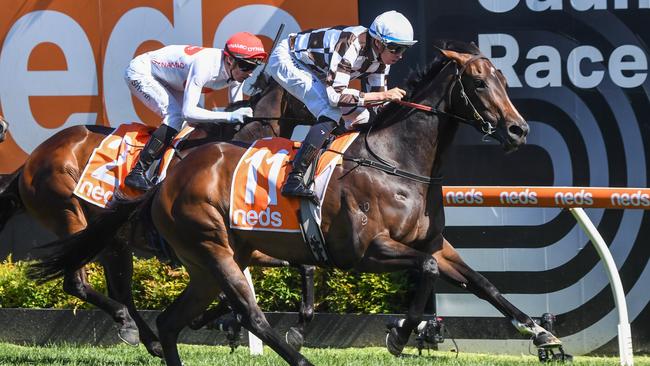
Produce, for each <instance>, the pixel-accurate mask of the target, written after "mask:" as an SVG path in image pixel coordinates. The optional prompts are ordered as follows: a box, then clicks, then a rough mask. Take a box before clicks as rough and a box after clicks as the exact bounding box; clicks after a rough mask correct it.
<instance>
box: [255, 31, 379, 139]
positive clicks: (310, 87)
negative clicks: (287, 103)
mask: <svg viewBox="0 0 650 366" xmlns="http://www.w3.org/2000/svg"><path fill="white" fill-rule="evenodd" d="M266 72H267V73H269V75H271V76H272V77H273V79H275V81H277V82H278V84H280V85H281V86H282V87H283V88H284V89H285V90H286V91H288V92H289V93H291V95H293V96H294V97H296V98H298V100H300V101H301V102H303V103H305V106H307V109H308V110H309V112H311V114H313V115H314V117H316V118H318V117H320V116H326V117H328V118H331V119H332V120H334V121H339V120H340V119H341V118H343V120H344V121H345V127H346V128H348V129H350V128H352V127H353V126H355V125H358V124H361V123H366V122H368V118H369V116H370V113H369V112H368V109H367V108H365V107H356V106H354V107H333V106H331V105H330V104H329V99H328V98H327V91H326V86H325V84H324V83H323V82H322V81H320V80H319V79H318V77H316V75H314V73H313V72H312V71H311V70H309V68H308V67H307V66H305V65H303V64H302V63H301V62H299V61H298V60H296V59H294V58H293V56H291V51H290V49H289V41H288V40H287V39H284V40H282V41H281V42H279V43H278V44H277V46H276V47H275V49H274V50H273V53H271V56H270V57H269V61H268V65H267V68H266Z"/></svg>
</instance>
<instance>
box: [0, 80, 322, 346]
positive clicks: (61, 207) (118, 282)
mask: <svg viewBox="0 0 650 366" xmlns="http://www.w3.org/2000/svg"><path fill="white" fill-rule="evenodd" d="M282 94H283V93H282V91H281V90H280V89H278V88H273V87H270V88H268V90H265V91H264V92H263V93H261V94H259V95H257V96H256V97H254V98H252V99H251V101H249V102H247V103H250V104H252V105H253V106H254V111H255V114H256V115H257V114H260V113H261V114H264V115H265V116H269V115H272V116H279V114H277V113H279V112H285V110H286V113H287V115H288V118H290V120H291V121H297V120H299V117H300V115H299V114H296V113H292V111H298V112H299V110H298V109H295V108H287V106H288V104H287V102H286V101H285V97H283V96H282ZM258 106H259V107H258ZM278 106H283V107H284V108H282V109H281V108H278ZM231 108H234V106H231ZM7 128H8V123H7V122H6V121H5V120H4V118H0V141H1V140H2V139H4V136H5V133H6V131H7ZM284 130H287V128H284ZM112 131H113V129H112V128H108V127H103V126H74V127H70V128H67V129H64V130H62V131H60V132H58V133H56V134H55V135H53V136H52V137H50V138H49V139H47V140H46V141H45V142H43V143H42V144H40V145H39V146H38V147H37V148H36V149H35V150H34V151H33V152H32V154H31V155H30V156H29V157H28V159H27V161H26V162H25V163H24V165H23V166H22V167H21V168H19V169H18V170H17V171H16V172H14V173H12V174H4V175H0V230H2V229H3V228H4V226H5V224H6V223H7V221H8V220H9V219H10V218H11V217H12V216H13V215H14V214H15V213H17V212H19V211H21V210H23V209H24V210H26V211H27V213H28V214H29V215H30V216H31V217H33V218H35V219H36V220H37V221H39V222H40V223H41V224H42V225H44V226H45V227H46V228H48V229H49V230H51V231H52V232H53V233H54V234H55V235H56V236H58V237H59V238H65V237H69V236H70V235H72V234H74V233H76V232H79V231H81V230H83V229H84V228H85V227H86V226H87V224H88V222H92V221H93V220H94V219H95V218H96V217H97V216H98V215H100V214H101V213H102V212H105V211H106V210H105V209H102V208H99V207H96V206H94V205H92V204H89V203H87V202H86V201H84V200H82V199H79V198H78V197H76V196H75V195H74V194H73V190H74V188H75V186H76V184H77V182H78V180H79V178H80V175H81V172H82V171H83V169H84V165H85V164H86V162H87V161H88V159H89V157H90V154H91V153H92V151H93V149H94V148H95V147H96V146H97V145H98V144H99V143H100V142H101V141H102V139H103V138H104V137H105V136H106V135H108V134H109V133H111V132H112ZM280 133H281V128H280V126H279V124H278V120H254V119H253V120H252V121H251V122H249V123H247V124H246V125H244V126H243V127H241V129H239V130H237V126H235V125H204V126H200V127H199V128H197V129H196V130H195V131H194V132H192V134H191V135H190V136H189V137H188V140H186V142H185V145H186V146H187V148H186V149H184V150H182V151H180V152H177V154H176V157H175V159H174V160H173V161H172V162H171V164H170V168H169V169H170V170H173V167H174V165H175V164H176V163H177V162H178V161H180V159H182V158H183V157H184V156H186V155H187V154H188V153H189V152H190V151H191V150H192V149H193V148H194V147H196V146H198V145H201V144H205V143H208V142H214V141H228V140H231V139H234V140H239V141H253V140H255V139H258V138H262V137H270V136H278V135H280ZM288 133H289V134H290V132H284V134H285V135H286V134H288ZM127 231H128V230H121V232H120V234H119V235H116V234H115V233H107V235H106V236H105V239H102V240H104V241H105V242H106V243H105V245H106V247H107V249H106V250H104V251H103V252H102V253H100V254H99V256H98V258H97V259H98V261H99V262H100V263H101V264H102V266H103V267H104V270H105V276H106V282H107V287H108V291H109V293H108V297H107V296H104V295H103V294H101V293H99V292H97V291H95V290H94V289H93V288H92V287H91V286H90V284H89V282H88V279H87V277H86V273H85V270H84V269H83V268H81V269H75V270H72V271H68V272H66V273H65V275H64V282H63V287H64V291H65V292H67V293H68V294H71V295H73V296H76V297H78V298H80V299H82V300H84V301H86V302H88V303H91V304H93V305H95V306H96V307H98V308H100V309H102V310H104V311H105V312H107V313H108V314H109V315H110V316H111V317H112V318H113V319H114V320H115V322H117V323H118V324H119V331H118V335H119V337H120V338H121V339H122V340H124V341H125V342H126V343H128V344H132V345H135V344H137V343H138V340H139V339H140V340H142V342H143V343H144V344H145V346H146V348H147V350H148V351H149V352H150V353H151V354H153V355H157V356H161V355H162V352H161V350H160V346H159V343H158V341H157V337H156V336H155V334H154V333H153V332H152V331H151V329H150V328H149V327H148V326H147V324H146V323H145V322H144V321H143V320H142V319H141V317H140V316H139V315H138V313H137V311H136V309H135V306H134V304H133V298H132V295H131V273H132V270H133V267H132V266H133V265H132V259H131V258H132V254H131V252H132V249H140V250H143V251H147V252H151V250H152V248H151V247H150V246H149V245H148V243H147V242H146V241H145V240H144V238H143V237H142V236H140V235H134V234H133V233H132V232H127ZM96 240H97V239H96ZM153 254H158V253H153ZM252 264H253V265H261V266H285V265H288V263H287V262H286V261H280V260H275V259H273V258H270V257H268V256H266V255H264V254H262V253H260V252H256V253H255V255H254V260H253V262H252ZM301 271H302V273H305V269H304V268H301ZM307 274H308V273H307ZM306 293H307V294H309V293H310V292H309V288H308V289H307V292H306ZM306 301H309V298H306ZM304 302H305V301H303V304H304ZM311 302H312V303H313V300H312V301H311ZM301 308H304V309H306V310H305V311H302V312H301V313H300V314H301V315H300V323H299V324H300V329H301V328H302V327H303V326H304V325H303V323H305V322H308V321H309V320H310V319H311V313H309V314H306V311H307V310H308V309H311V307H307V306H305V305H302V304H301ZM211 314H213V313H208V314H207V315H208V316H206V317H204V318H201V319H199V320H198V321H199V324H196V325H195V327H198V326H200V323H205V322H208V321H210V320H211V317H210V316H209V315H211ZM214 315H218V314H214Z"/></svg>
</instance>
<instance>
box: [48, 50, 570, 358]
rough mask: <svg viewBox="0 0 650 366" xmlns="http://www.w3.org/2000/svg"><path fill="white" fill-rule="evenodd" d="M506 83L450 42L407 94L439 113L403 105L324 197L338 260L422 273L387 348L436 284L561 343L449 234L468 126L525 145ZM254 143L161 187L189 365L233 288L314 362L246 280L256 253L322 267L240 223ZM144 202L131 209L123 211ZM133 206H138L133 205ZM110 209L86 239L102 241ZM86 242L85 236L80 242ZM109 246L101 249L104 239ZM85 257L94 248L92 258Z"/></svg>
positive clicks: (295, 241) (220, 150)
mask: <svg viewBox="0 0 650 366" xmlns="http://www.w3.org/2000/svg"><path fill="white" fill-rule="evenodd" d="M505 87H506V83H505V78H504V77H503V75H501V73H500V72H498V70H496V69H495V67H494V65H492V63H491V62H490V61H489V60H488V59H487V58H486V57H484V56H483V55H482V54H481V53H480V51H479V50H478V49H477V48H476V47H475V46H474V45H473V44H472V45H467V44H464V43H457V42H451V43H449V44H447V47H445V49H444V50H441V55H440V56H439V57H437V58H436V59H435V60H434V61H433V63H432V64H431V65H430V66H429V68H428V69H427V71H426V72H424V73H422V74H421V75H419V76H417V77H414V78H413V79H411V81H410V82H409V87H408V88H407V89H408V94H407V96H408V99H410V100H411V101H413V102H416V103H420V104H422V105H428V106H432V107H433V108H432V109H431V110H430V112H424V111H420V110H414V109H413V108H411V107H405V106H401V105H398V104H395V103H392V104H391V105H389V106H388V107H386V108H385V109H384V110H383V111H382V112H380V114H379V115H378V116H377V118H376V120H375V122H374V124H373V125H372V126H371V127H369V128H367V129H366V130H365V133H364V136H363V137H360V138H358V139H357V140H356V141H355V142H354V143H353V144H352V145H351V146H350V148H349V149H348V151H346V153H345V155H344V163H343V164H342V165H341V166H338V167H337V168H336V170H335V172H334V175H333V177H332V179H331V181H330V182H331V183H330V185H329V187H328V188H327V193H326V194H325V201H324V202H323V206H322V229H323V234H324V236H325V240H326V243H327V246H328V248H327V249H328V251H329V254H330V257H331V263H329V265H333V266H336V267H339V268H343V269H355V270H357V271H362V272H388V271H398V270H404V269H414V270H416V271H418V272H419V273H420V278H419V280H418V282H417V291H415V295H414V298H413V300H412V302H411V305H410V308H409V311H408V314H407V317H406V319H405V321H404V322H403V323H401V325H400V326H398V327H396V328H392V329H391V331H390V333H389V334H388V336H387V347H388V349H389V351H390V352H391V353H393V354H395V355H398V354H400V353H401V352H402V349H403V348H404V346H405V344H406V343H407V341H408V338H409V335H410V334H411V332H412V331H413V329H414V327H415V326H416V325H417V324H418V323H419V322H420V320H421V317H422V312H423V310H424V306H425V304H426V301H427V300H428V299H429V297H430V294H431V292H432V287H433V283H434V281H435V279H437V278H438V277H439V276H440V275H442V277H443V279H445V280H447V281H449V282H451V283H453V284H455V285H457V286H459V287H462V288H465V289H467V290H469V291H471V292H473V293H474V294H476V295H477V296H479V297H480V298H483V299H485V300H487V301H489V302H490V303H491V304H493V305H494V306H495V307H496V308H497V309H498V310H499V311H501V312H502V313H503V314H504V315H505V316H507V317H508V318H509V319H510V320H511V321H512V322H513V324H514V325H515V327H516V328H517V329H518V330H519V331H521V332H523V333H526V334H529V335H533V336H534V337H535V338H534V342H535V344H536V345H538V346H549V345H558V344H560V341H559V340H558V339H557V338H556V337H555V336H553V335H552V334H551V333H550V332H548V331H546V330H545V329H544V328H542V327H540V326H539V325H537V324H535V322H534V321H533V320H532V319H531V318H530V317H529V316H528V315H526V314H525V313H523V312H522V311H521V310H519V309H517V308H516V307H515V306H514V305H513V304H511V303H510V302H508V301H507V300H506V299H505V298H504V297H503V296H502V295H501V293H500V292H499V291H498V290H497V289H496V288H495V287H494V286H493V285H492V284H491V283H490V282H489V281H488V280H487V279H485V278H484V277H483V276H481V275H480V274H478V273H477V272H475V271H474V270H472V269H471V268H470V267H469V266H468V265H467V264H465V263H464V262H463V260H462V259H461V258H460V256H459V255H458V253H457V252H456V251H455V249H454V248H453V246H452V245H451V244H450V243H449V242H448V241H447V240H446V239H445V238H444V237H443V234H442V231H443V228H444V211H443V199H442V193H441V192H442V190H441V185H440V179H438V178H437V177H438V174H439V171H440V168H441V166H442V163H443V160H444V159H443V157H444V152H445V150H446V148H447V147H448V145H449V144H450V142H451V140H452V138H453V135H454V134H455V132H456V130H457V127H458V123H459V122H465V123H468V124H471V125H473V126H474V127H476V128H477V129H478V130H479V131H481V132H483V133H485V134H489V135H490V136H491V137H494V138H495V139H497V140H498V141H499V142H500V143H501V144H502V146H503V147H504V148H505V149H506V150H514V149H515V148H517V147H518V146H519V145H520V144H522V143H524V142H525V140H526V135H527V134H528V125H527V124H526V122H525V120H524V119H523V118H522V117H521V115H520V114H519V113H518V111H517V110H516V108H515V107H514V106H513V105H512V103H511V102H510V100H509V98H508V95H507V93H506V90H505ZM245 150H246V149H245V148H243V147H241V146H237V145H235V144H228V143H219V144H211V145H207V146H203V147H201V148H198V149H197V150H195V151H194V152H193V153H192V154H190V155H188V156H187V158H186V159H184V160H183V161H182V162H180V163H179V164H178V165H177V166H176V168H175V169H174V171H173V172H172V173H171V174H170V175H169V176H168V177H167V179H166V180H165V181H164V182H163V183H162V184H161V185H160V186H159V189H158V190H157V191H152V192H151V195H152V197H151V198H150V199H149V200H147V201H146V203H145V204H144V205H145V206H146V205H147V204H148V203H149V202H150V204H151V206H150V207H151V209H150V212H151V217H152V219H153V223H154V224H155V226H156V228H157V229H158V230H159V232H160V233H161V234H162V235H163V237H165V238H166V239H167V240H168V241H169V243H170V245H171V246H172V247H173V249H174V251H175V253H176V254H177V255H178V257H179V258H180V260H181V261H182V262H183V264H184V265H185V267H186V268H187V271H188V272H189V274H190V283H189V285H188V287H187V288H186V289H185V291H184V292H183V293H182V294H181V295H180V297H179V298H178V299H176V301H175V302H174V303H173V304H172V305H170V306H169V307H168V308H167V309H165V311H164V312H163V313H162V314H161V315H160V316H159V317H158V319H157V326H158V331H159V338H160V341H161V344H162V347H163V351H164V357H165V361H166V363H167V365H181V360H180V357H179V355H178V350H177V339H178V334H179V332H180V331H181V330H182V329H183V328H184V327H185V326H186V325H188V324H189V323H190V322H191V321H192V320H193V319H195V318H196V317H197V316H198V315H199V314H200V313H201V312H202V311H204V309H205V307H206V306H207V305H208V304H209V303H210V302H212V301H213V299H214V298H215V297H216V296H217V294H218V293H220V291H223V292H224V293H225V295H226V297H227V298H228V300H229V301H230V303H231V305H232V306H233V308H234V309H235V311H236V312H237V313H238V315H239V316H240V317H241V321H242V324H243V326H244V327H245V328H247V329H248V330H250V331H251V332H253V333H254V334H255V335H257V336H258V337H259V338H261V339H262V341H264V342H265V343H267V344H268V345H269V346H270V347H271V348H273V349H274V350H275V351H276V352H277V353H278V354H279V355H280V356H281V357H282V358H284V359H285V360H286V361H287V362H288V363H290V364H292V365H307V364H310V363H309V361H308V360H307V359H306V358H304V357H303V356H302V355H301V354H300V353H299V352H298V351H296V350H295V349H294V348H292V347H291V346H290V345H289V344H287V343H286V342H285V341H284V340H283V339H282V338H281V337H279V336H278V335H277V334H276V333H275V332H274V331H273V329H272V328H271V327H270V325H269V323H268V322H267V321H266V318H265V317H264V314H263V313H262V311H261V310H260V308H259V307H258V306H257V304H256V302H255V298H254V297H253V296H252V292H251V289H250V288H249V287H248V284H247V282H246V280H245V278H244V275H243V273H242V268H244V267H246V266H248V265H249V264H250V260H251V256H252V253H253V252H254V251H255V250H258V251H261V252H263V253H265V254H268V255H270V256H273V257H275V258H281V259H285V260H287V261H289V262H291V263H306V264H322V263H317V261H316V260H315V259H314V257H313V255H312V253H311V251H310V249H309V248H308V247H307V246H306V245H305V244H304V243H303V240H302V237H301V235H300V234H295V233H276V232H256V231H239V230H233V229H230V228H229V215H228V212H229V204H230V201H229V195H230V186H231V181H232V176H233V172H234V169H235V166H236V165H237V162H238V161H239V159H240V158H241V156H242V155H243V154H244V152H245ZM135 204H138V203H134V202H128V203H125V204H124V207H127V208H128V207H129V206H130V205H135ZM127 211H128V210H127ZM119 212H120V207H119V205H118V207H117V210H116V211H115V213H111V214H107V215H106V216H104V217H103V218H102V220H100V221H99V222H98V223H97V224H96V226H95V225H93V226H90V227H89V229H88V230H86V231H85V232H84V233H79V234H78V235H77V236H76V239H79V238H83V237H84V236H87V237H92V236H93V231H94V232H98V231H100V230H101V227H102V226H103V225H105V224H106V223H108V224H106V225H107V226H110V221H111V220H112V219H111V217H117V216H119ZM73 239H75V238H73ZM57 244H58V245H61V246H62V252H63V253H67V255H64V257H66V260H65V261H58V262H57V261H48V260H47V259H45V260H44V262H42V263H41V266H42V268H43V269H45V271H44V274H47V273H50V274H51V273H60V271H64V270H66V268H67V269H68V270H70V269H74V268H78V267H79V266H81V265H83V264H84V263H85V262H86V261H88V260H89V259H90V258H92V257H93V256H94V253H96V252H97V251H98V250H100V249H98V248H89V247H88V246H81V245H79V241H78V240H61V241H59V242H58V243H57ZM93 244H94V245H102V243H100V242H97V243H93ZM82 252H85V254H84V253H82Z"/></svg>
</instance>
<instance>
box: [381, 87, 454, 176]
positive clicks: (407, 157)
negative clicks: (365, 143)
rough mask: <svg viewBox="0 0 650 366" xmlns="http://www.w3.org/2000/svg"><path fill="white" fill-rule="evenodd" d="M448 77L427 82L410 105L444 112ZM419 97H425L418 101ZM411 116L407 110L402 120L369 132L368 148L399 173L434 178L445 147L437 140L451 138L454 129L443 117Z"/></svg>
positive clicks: (416, 114)
mask: <svg viewBox="0 0 650 366" xmlns="http://www.w3.org/2000/svg"><path fill="white" fill-rule="evenodd" d="M450 77H451V76H446V75H440V76H439V77H438V78H439V80H441V81H438V82H436V81H433V82H431V84H430V86H428V87H427V89H428V90H425V91H423V92H415V93H414V95H415V96H416V99H414V100H413V101H414V102H416V103H421V104H425V105H429V106H436V107H437V108H439V109H440V110H445V111H446V110H448V109H447V108H448V101H447V98H446V95H447V86H448V83H449V78H450ZM442 80H444V81H442ZM419 95H423V96H424V95H426V96H425V97H420V98H418V96H419ZM403 111H404V112H398V113H406V111H407V109H403ZM415 112H416V111H415V110H411V111H410V112H408V115H407V116H406V118H403V119H402V120H400V121H398V122H395V123H393V124H391V125H389V126H386V127H384V128H381V129H379V130H377V131H373V132H371V134H370V137H369V144H370V147H371V149H372V150H373V151H374V152H375V153H376V154H377V155H379V156H380V157H381V158H384V159H385V160H388V161H392V162H393V163H394V164H395V166H397V167H398V168H400V169H402V170H407V171H409V172H412V173H416V174H420V175H423V176H432V175H436V174H437V171H436V170H437V169H438V168H439V165H440V161H439V157H440V154H441V153H442V152H443V151H442V150H444V149H445V148H446V147H447V146H448V145H449V144H448V141H441V140H440V137H441V136H444V137H445V138H452V137H453V133H454V132H455V127H456V125H455V123H451V122H449V121H448V118H446V117H440V116H438V115H433V114H428V113H415ZM450 135H451V136H450Z"/></svg>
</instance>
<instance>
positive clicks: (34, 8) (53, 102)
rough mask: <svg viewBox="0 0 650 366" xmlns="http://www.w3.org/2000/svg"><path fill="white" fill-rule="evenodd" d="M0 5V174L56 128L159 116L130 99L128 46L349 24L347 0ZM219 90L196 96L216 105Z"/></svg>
mask: <svg viewBox="0 0 650 366" xmlns="http://www.w3.org/2000/svg"><path fill="white" fill-rule="evenodd" d="M2 5H3V10H2V12H0V44H1V45H2V49H1V52H0V114H2V115H3V116H4V117H5V118H6V119H7V120H8V121H9V123H10V124H11V126H10V130H9V131H10V132H9V136H8V138H7V140H6V141H5V142H3V143H2V144H0V157H1V159H0V174H6V173H10V172H12V171H14V170H15V169H17V168H18V167H19V166H20V165H21V164H22V163H23V162H24V161H25V159H26V158H27V156H28V154H29V153H31V151H33V149H34V148H35V147H36V146H38V144H40V143H41V142H43V141H44V140H45V139H47V138H48V137H49V136H51V135H52V134H54V133H55V132H57V131H60V130H61V129H64V128H66V127H69V126H72V125H77V124H100V125H106V126H109V125H110V126H114V127H115V126H118V125H120V124H122V123H128V122H133V121H144V122H146V123H147V124H151V125H156V124H158V123H159V119H160V118H159V117H157V116H156V115H155V114H154V113H153V112H150V111H149V110H148V109H146V107H144V105H142V104H141V103H140V102H139V101H137V100H136V99H134V98H132V97H131V93H130V92H129V90H128V88H127V86H126V83H125V82H124V77H123V75H124V70H125V68H126V66H127V64H128V63H129V61H130V60H131V59H132V58H133V57H134V56H135V55H137V54H140V53H143V52H145V51H148V50H152V49H155V48H159V47H162V46H163V45H169V44H191V45H197V46H204V47H218V48H222V47H223V44H224V43H225V41H226V39H228V37H229V36H230V35H232V34H233V33H235V32H240V31H248V32H251V33H253V34H257V35H260V36H263V39H264V42H265V45H266V46H267V47H270V45H271V41H272V39H273V37H274V36H275V34H276V32H277V30H278V27H279V26H280V24H282V23H284V24H285V28H284V32H283V33H284V35H287V34H288V33H291V32H297V31H300V30H302V29H309V28H319V27H324V26H334V25H338V24H357V22H358V10H357V4H356V2H350V1H345V0H331V1H328V2H327V6H323V4H322V2H320V1H315V0H271V1H270V0H260V1H246V0H222V1H201V0H134V1H128V2H125V1H100V0H88V1H67V0H52V1H42V0H7V1H3V4H2ZM226 101H227V98H226V96H225V94H223V93H219V92H215V93H213V95H209V96H207V97H206V100H205V105H206V107H208V108H209V107H213V106H224V105H225V103H226Z"/></svg>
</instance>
